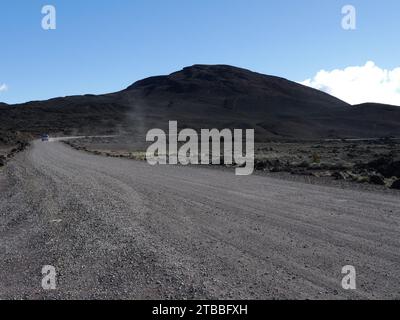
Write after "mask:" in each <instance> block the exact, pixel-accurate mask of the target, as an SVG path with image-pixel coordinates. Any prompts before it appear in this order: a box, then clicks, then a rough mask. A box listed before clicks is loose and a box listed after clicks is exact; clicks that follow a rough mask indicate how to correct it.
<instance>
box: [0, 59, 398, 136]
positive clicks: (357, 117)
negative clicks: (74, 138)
mask: <svg viewBox="0 0 400 320" xmlns="http://www.w3.org/2000/svg"><path fill="white" fill-rule="evenodd" d="M169 120H177V121H178V123H179V124H180V125H181V127H191V128H194V129H200V128H210V127H216V128H220V129H222V128H225V127H227V128H233V127H240V128H254V129H255V131H256V137H257V139H258V140H260V141H264V140H268V139H325V138H363V137H370V136H371V135H376V136H377V137H387V136H400V128H399V127H400V126H399V125H398V124H399V123H400V108H399V107H396V106H389V105H383V104H374V103H366V104H362V105H355V106H351V105H350V104H348V103H346V102H344V101H342V100H340V99H338V98H335V97H333V96H331V95H329V94H327V93H325V92H322V91H319V90H316V89H313V88H309V87H307V86H304V85H302V84H299V83H297V82H293V81H290V80H287V79H284V78H281V77H276V76H270V75H263V74H261V73H257V72H253V71H250V70H247V69H243V68H238V67H233V66H228V65H201V64H196V65H193V66H190V67H185V68H183V69H182V70H180V71H176V72H173V73H171V74H169V75H162V76H155V77H149V78H145V79H142V80H139V81H136V82H135V83H133V84H132V85H130V86H128V87H127V88H125V89H123V90H121V91H118V92H114V93H108V94H102V95H82V96H67V97H59V98H52V99H49V100H44V101H32V102H27V103H23V104H18V105H4V104H1V103H0V125H1V128H2V129H6V130H19V131H26V132H30V133H40V132H54V133H60V134H70V133H81V134H86V133H88V134H89V133H112V132H118V131H122V132H130V133H140V134H144V133H145V132H146V131H147V130H149V129H151V128H166V127H167V125H168V121H169Z"/></svg>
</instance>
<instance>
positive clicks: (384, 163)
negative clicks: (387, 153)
mask: <svg viewBox="0 0 400 320" xmlns="http://www.w3.org/2000/svg"><path fill="white" fill-rule="evenodd" d="M359 168H360V169H366V170H371V171H372V170H373V171H376V172H379V173H380V174H381V175H383V176H384V177H385V178H391V177H400V161H394V160H393V158H392V157H381V158H379V159H376V160H373V161H371V162H369V163H367V164H365V165H360V166H359Z"/></svg>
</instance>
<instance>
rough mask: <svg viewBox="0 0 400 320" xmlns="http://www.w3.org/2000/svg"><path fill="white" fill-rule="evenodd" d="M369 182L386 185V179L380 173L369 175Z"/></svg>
mask: <svg viewBox="0 0 400 320" xmlns="http://www.w3.org/2000/svg"><path fill="white" fill-rule="evenodd" d="M369 182H370V183H373V184H377V185H380V186H384V185H385V179H384V178H383V177H382V176H380V175H373V176H371V177H369Z"/></svg>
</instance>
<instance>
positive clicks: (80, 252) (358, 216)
mask: <svg viewBox="0 0 400 320" xmlns="http://www.w3.org/2000/svg"><path fill="white" fill-rule="evenodd" d="M0 176H2V178H0V179H2V181H0V299H61V298H62V299H120V298H121V299H149V298H150V299H173V298H176V299H181V298H186V299H208V298H209V299H213V298H215V299H288V298H294V299H343V298H346V299H348V298H354V299H363V298H367V299H379V298H388V299H393V298H397V299H399V298H400V250H399V249H400V197H398V196H397V195H390V194H388V195H385V194H380V193H373V192H365V191H352V190H343V189H339V188H333V187H329V186H317V185H310V184H305V183H300V182H295V181H285V180H279V179H275V178H270V177H262V176H249V177H243V176H241V177H239V176H235V175H234V173H233V172H230V171H225V170H215V169H209V168H202V167H182V166H156V167H152V166H149V165H148V164H147V163H146V162H138V161H131V160H126V159H116V158H107V157H101V156H96V155H92V154H87V153H83V152H79V151H76V150H74V149H72V148H70V147H68V146H66V145H64V144H62V143H60V142H48V143H42V142H34V143H33V145H32V146H31V147H30V148H29V149H28V150H26V151H25V152H23V153H20V154H18V155H17V156H16V158H15V159H14V160H13V161H12V162H10V163H9V164H8V165H7V167H6V168H5V171H4V172H3V173H2V174H1V175H0ZM44 265H52V266H54V267H55V268H56V270H57V289H56V290H50V291H45V290H43V288H42V286H41V281H42V274H41V270H42V267H43V266H44ZM345 265H353V266H354V267H355V268H356V271H357V289H356V290H353V291H346V290H344V289H342V287H341V281H342V278H343V277H344V275H342V274H341V270H342V267H343V266H345Z"/></svg>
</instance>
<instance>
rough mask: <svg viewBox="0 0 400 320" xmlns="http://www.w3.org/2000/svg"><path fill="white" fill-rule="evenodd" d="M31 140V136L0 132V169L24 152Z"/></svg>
mask: <svg viewBox="0 0 400 320" xmlns="http://www.w3.org/2000/svg"><path fill="white" fill-rule="evenodd" d="M31 139H32V136H31V135H28V134H21V133H20V132H10V131H8V132H1V131H0V168H1V167H3V166H4V165H5V164H6V163H7V161H8V160H9V159H11V158H13V157H14V156H15V154H17V153H18V152H21V151H23V150H25V148H26V147H27V146H28V145H29V141H30V140H31Z"/></svg>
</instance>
